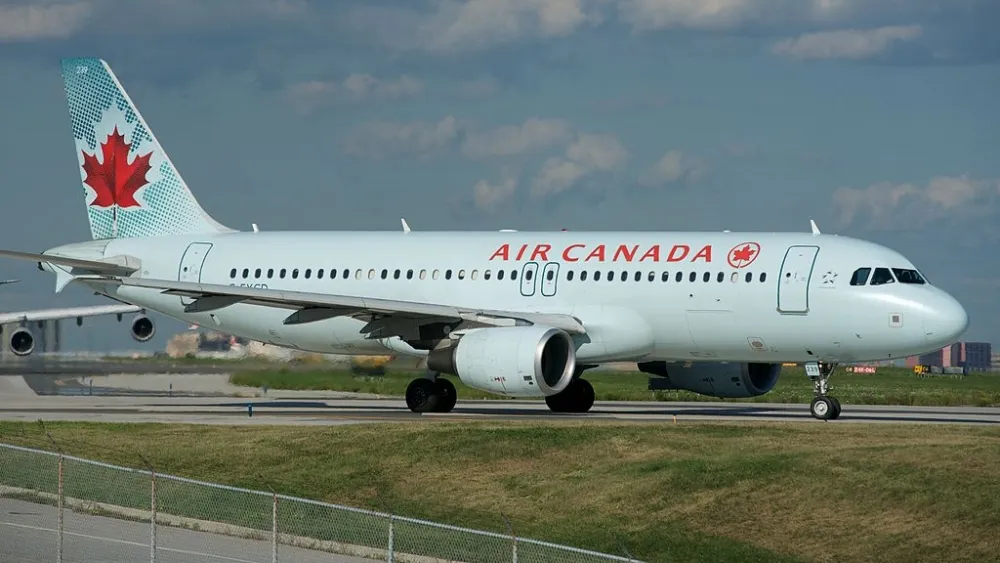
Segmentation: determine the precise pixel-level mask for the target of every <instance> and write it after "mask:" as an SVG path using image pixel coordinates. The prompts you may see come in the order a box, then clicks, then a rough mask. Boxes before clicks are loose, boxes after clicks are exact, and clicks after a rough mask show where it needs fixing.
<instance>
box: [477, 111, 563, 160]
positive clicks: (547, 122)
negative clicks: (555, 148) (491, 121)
mask: <svg viewBox="0 0 1000 563" xmlns="http://www.w3.org/2000/svg"><path fill="white" fill-rule="evenodd" d="M572 129H573V128H572V126H571V125H570V124H569V123H568V122H566V121H563V120H561V119H542V118H538V117H532V118H530V119H528V120H526V121H525V122H524V123H522V124H521V125H505V126H503V127H499V128H497V129H494V130H492V131H487V132H485V133H470V134H469V135H468V136H467V137H466V139H465V143H464V144H463V146H462V152H463V153H464V154H465V155H466V156H468V157H470V158H488V157H497V156H513V155H517V154H523V153H527V152H536V151H539V150H542V149H546V148H548V147H551V146H552V145H555V144H557V143H560V142H564V141H566V140H568V139H569V138H570V136H571V133H572Z"/></svg>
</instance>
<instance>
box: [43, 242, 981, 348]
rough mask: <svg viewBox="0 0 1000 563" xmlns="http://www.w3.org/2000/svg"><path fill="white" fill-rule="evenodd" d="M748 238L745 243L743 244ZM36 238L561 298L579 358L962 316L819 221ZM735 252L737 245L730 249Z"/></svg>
mask: <svg viewBox="0 0 1000 563" xmlns="http://www.w3.org/2000/svg"><path fill="white" fill-rule="evenodd" d="M746 243H755V244H751V245H750V248H751V250H753V251H754V252H752V253H751V254H750V258H749V259H747V258H746V256H747V253H746V252H745V249H746V248H747V245H746ZM505 245H506V246H505ZM602 245H603V246H602ZM685 246H686V247H687V250H685ZM790 248H791V250H790ZM505 249H506V251H505ZM602 249H603V250H602ZM740 249H744V252H742V253H739V254H734V251H738V250H740ZM758 250H759V252H758ZM50 252H52V253H55V254H65V255H72V256H75V257H79V258H86V259H101V258H108V257H113V256H118V255H128V256H132V257H137V258H138V259H139V260H140V261H141V270H140V272H138V273H137V274H135V275H136V276H139V277H143V278H155V279H171V280H179V281H188V282H201V283H212V284H223V285H236V286H248V287H263V288H268V289H272V290H296V291H305V292H312V293H327V294H336V295H352V296H364V297H368V298H386V299H400V300H407V301H414V302H421V303H435V304H449V305H456V306H462V307H470V308H492V309H504V310H512V311H519V312H544V313H557V314H568V315H572V316H574V317H576V318H577V319H578V320H579V321H580V322H582V323H583V325H584V326H585V328H586V335H582V336H575V337H574V338H575V339H576V341H577V343H578V345H579V348H578V351H577V359H578V361H580V362H581V363H599V362H609V361H648V360H711V361H739V362H807V361H827V362H849V361H866V360H877V359H886V358H897V357H901V356H907V355H912V354H919V353H925V352H928V351H931V350H935V349H938V348H940V347H942V346H945V345H947V344H949V343H951V342H952V341H953V340H954V339H955V338H957V337H958V336H959V335H960V334H961V332H963V331H964V330H965V328H966V326H967V324H968V318H967V316H966V314H965V311H964V310H963V309H962V307H961V306H960V305H959V304H958V303H957V302H956V301H955V300H954V299H953V298H951V297H950V296H949V295H948V294H946V293H945V292H943V291H941V290H940V289H938V288H936V287H934V286H932V285H930V284H912V283H902V280H900V281H893V282H892V283H887V284H883V285H868V284H866V285H851V283H850V282H851V278H852V274H853V273H854V272H855V271H856V270H858V269H859V268H864V267H867V268H871V269H872V270H874V269H875V268H883V267H884V268H897V269H903V270H914V271H915V267H914V266H913V265H912V264H911V263H910V261H909V260H907V259H906V258H904V257H903V256H902V255H900V254H899V253H897V252H894V251H892V250H890V249H887V248H885V247H882V246H879V245H876V244H872V243H868V242H865V241H861V240H857V239H851V238H846V237H838V236H830V235H811V234H797V233H773V234H771V233H702V232H662V233H648V232H606V233H601V232H589V233H584V232H531V233H529V232H499V233H497V232H411V233H403V232H259V233H243V232H241V233H225V234H213V235H169V236H159V237H148V238H135V239H114V240H98V241H91V242H85V243H79V244H73V245H67V246H64V247H60V248H57V249H53V250H51V251H50ZM602 254H603V255H602ZM733 256H736V257H737V258H742V260H735V261H734V262H732V263H730V260H729V258H732V257H733ZM737 266H739V267H737ZM331 270H333V271H335V272H336V274H335V276H333V277H332V279H331ZM319 272H322V274H321V275H320V274H319ZM499 272H503V277H502V279H501V277H500V275H499ZM529 272H530V273H529ZM282 273H283V275H282ZM584 273H586V279H582V278H583V275H584ZM570 275H572V277H571V278H570ZM748 280H749V281H748ZM106 291H107V293H108V294H109V295H112V296H115V297H117V298H119V299H122V300H124V301H128V302H130V303H134V304H137V305H140V306H143V307H146V308H148V309H150V310H154V311H158V312H160V313H163V314H165V315H168V316H171V317H174V318H177V319H181V320H184V321H185V322H190V323H196V324H200V325H203V326H206V327H209V328H214V329H217V330H220V331H223V332H226V333H230V334H234V335H238V336H243V337H247V338H251V339H254V340H259V341H263V342H268V343H272V344H276V345H281V346H289V347H293V348H298V349H302V350H309V351H314V352H322V353H336V354H372V353H387V351H391V352H394V353H410V354H415V355H421V354H423V353H424V352H421V351H417V350H414V349H413V348H411V347H410V346H409V345H407V344H406V343H405V342H402V341H400V340H398V339H396V338H391V339H380V340H369V339H366V338H365V336H364V335H363V334H361V333H360V329H361V328H362V327H363V326H364V325H365V322H366V321H365V320H361V319H354V318H350V317H337V318H332V319H326V320H322V321H317V322H312V323H306V324H301V325H285V324H283V320H284V319H285V318H286V317H288V315H289V314H290V313H291V312H292V311H291V310H288V309H278V308H269V307H262V306H257V305H248V304H236V305H231V306H228V307H224V308H221V309H216V310H214V311H211V312H203V313H185V312H184V305H185V304H187V303H189V302H190V299H188V298H183V297H179V296H176V295H168V294H164V293H161V292H160V291H159V290H155V289H148V288H138V287H117V286H107V287H106Z"/></svg>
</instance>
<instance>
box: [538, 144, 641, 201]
mask: <svg viewBox="0 0 1000 563" xmlns="http://www.w3.org/2000/svg"><path fill="white" fill-rule="evenodd" d="M626 160H628V151H626V150H625V147H624V146H622V144H621V142H620V141H619V140H618V138H617V137H615V136H614V135H609V134H592V133H584V134H582V135H580V136H579V137H578V138H577V140H576V142H574V143H573V144H571V145H570V146H569V147H568V148H567V149H566V156H565V157H553V158H550V159H548V160H546V161H545V164H544V165H542V169H541V170H540V171H539V173H538V175H537V176H536V177H535V179H534V182H533V183H532V189H531V193H532V195H533V196H535V197H545V196H548V195H552V194H556V193H559V192H562V191H565V190H568V189H569V188H572V187H573V186H574V185H575V184H576V183H577V182H579V181H580V180H581V179H582V178H583V177H584V176H587V175H589V174H592V173H595V172H610V171H612V170H614V169H616V168H618V167H620V166H621V165H622V164H624V163H625V161H626Z"/></svg>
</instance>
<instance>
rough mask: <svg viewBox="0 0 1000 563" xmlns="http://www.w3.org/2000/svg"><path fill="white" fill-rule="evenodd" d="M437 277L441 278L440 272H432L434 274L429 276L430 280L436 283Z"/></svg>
mask: <svg viewBox="0 0 1000 563" xmlns="http://www.w3.org/2000/svg"><path fill="white" fill-rule="evenodd" d="M439 277H441V270H434V273H432V274H431V279H433V280H435V281H436V280H437V279H438V278H439Z"/></svg>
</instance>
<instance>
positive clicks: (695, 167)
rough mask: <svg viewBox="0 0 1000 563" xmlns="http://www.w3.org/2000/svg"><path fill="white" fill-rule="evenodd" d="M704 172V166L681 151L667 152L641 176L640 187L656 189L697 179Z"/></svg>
mask: <svg viewBox="0 0 1000 563" xmlns="http://www.w3.org/2000/svg"><path fill="white" fill-rule="evenodd" d="M703 172H704V164H702V163H701V162H700V161H698V160H695V159H693V158H690V157H688V156H685V155H684V154H683V153H681V152H680V151H675V150H672V151H667V153H666V154H664V155H663V156H662V157H661V158H660V160H658V161H656V164H654V165H653V166H652V168H650V169H649V171H647V172H645V173H643V174H642V175H640V176H639V185H640V186H643V187H647V188H655V187H660V186H664V185H666V184H671V183H675V182H681V181H685V180H693V179H696V178H697V177H698V176H700V175H701V174H702V173H703Z"/></svg>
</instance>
